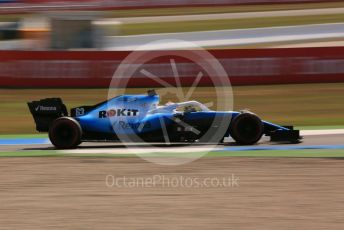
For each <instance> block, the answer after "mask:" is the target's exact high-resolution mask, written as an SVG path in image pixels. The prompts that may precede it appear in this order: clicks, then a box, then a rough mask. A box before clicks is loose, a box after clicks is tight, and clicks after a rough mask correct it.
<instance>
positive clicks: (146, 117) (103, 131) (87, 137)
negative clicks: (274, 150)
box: [28, 90, 301, 149]
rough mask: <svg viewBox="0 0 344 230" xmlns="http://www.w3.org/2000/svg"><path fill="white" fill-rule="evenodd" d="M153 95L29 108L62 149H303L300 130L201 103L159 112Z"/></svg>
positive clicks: (171, 105)
mask: <svg viewBox="0 0 344 230" xmlns="http://www.w3.org/2000/svg"><path fill="white" fill-rule="evenodd" d="M159 101H160V97H159V95H157V94H156V92H155V91H154V90H149V91H148V93H147V95H120V96H117V97H114V98H112V99H110V100H107V101H104V102H102V103H99V104H97V105H93V106H80V107H77V108H73V109H71V114H70V115H69V116H68V111H67V108H66V106H65V105H64V104H63V102H62V100H61V99H60V98H47V99H42V100H40V101H32V102H29V103H28V106H29V109H30V112H31V114H32V115H33V117H34V120H35V123H36V129H37V131H39V132H48V133H49V139H50V141H51V143H52V144H53V145H54V146H55V147H56V148H58V149H70V148H76V147H77V146H78V145H79V144H81V143H82V142H89V141H99V142H100V141H104V142H108V141H120V142H135V143H139V142H158V143H161V142H162V143H175V142H178V143H188V142H192V143H194V142H200V143H221V142H223V141H224V139H225V138H226V137H231V138H233V139H234V140H235V142H236V143H238V144H240V145H253V144H256V143H257V142H258V141H259V140H260V139H261V138H262V136H263V135H266V136H269V137H270V140H271V141H277V142H290V143H299V142H300V140H301V137H300V133H299V131H298V130H294V129H293V127H292V126H280V125H276V124H273V123H270V122H267V121H263V120H261V119H260V118H259V117H258V116H257V115H255V114H253V113H251V112H248V111H241V112H235V111H212V110H210V109H209V108H207V107H206V106H205V105H203V104H202V103H199V102H197V101H187V102H180V103H168V104H166V105H164V106H159Z"/></svg>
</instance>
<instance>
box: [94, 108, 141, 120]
mask: <svg viewBox="0 0 344 230" xmlns="http://www.w3.org/2000/svg"><path fill="white" fill-rule="evenodd" d="M138 115H139V110H137V109H110V110H108V111H99V118H107V117H115V116H116V117H136V116H138Z"/></svg>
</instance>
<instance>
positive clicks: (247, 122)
mask: <svg viewBox="0 0 344 230" xmlns="http://www.w3.org/2000/svg"><path fill="white" fill-rule="evenodd" d="M263 133H264V125H263V122H262V121H261V120H260V118H259V117H257V116H256V115H255V114H252V113H247V112H246V113H242V114H239V115H238V116H236V117H235V118H234V119H233V121H232V122H231V124H230V135H231V136H232V138H233V139H234V140H235V141H236V142H237V143H238V144H241V145H253V144H255V143H257V142H258V141H259V140H260V139H261V137H262V136H263Z"/></svg>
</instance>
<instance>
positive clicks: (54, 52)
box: [0, 0, 344, 134]
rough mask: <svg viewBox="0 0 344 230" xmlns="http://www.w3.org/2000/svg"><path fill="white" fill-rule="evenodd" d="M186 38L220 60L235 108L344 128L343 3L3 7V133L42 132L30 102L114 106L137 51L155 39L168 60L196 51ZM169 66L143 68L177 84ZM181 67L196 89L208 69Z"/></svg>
mask: <svg viewBox="0 0 344 230" xmlns="http://www.w3.org/2000/svg"><path fill="white" fill-rule="evenodd" d="M173 39H175V40H173ZM179 40H181V41H188V42H191V43H193V44H196V45H198V46H200V47H203V48H205V49H207V50H209V52H210V53H211V54H212V55H214V56H215V57H216V58H217V59H218V60H219V61H220V62H221V64H222V65H223V66H224V68H225V70H226V72H227V74H228V76H229V78H230V80H231V82H232V84H233V85H234V88H233V91H234V96H235V97H234V106H235V109H250V110H252V111H254V112H256V113H258V114H260V115H261V117H262V118H263V119H267V120H271V121H273V122H280V123H283V124H296V125H298V126H302V127H314V126H336V127H341V126H344V117H343V116H342V114H344V108H343V105H342V101H343V100H344V96H343V92H344V84H343V83H341V82H344V75H343V74H344V47H343V44H344V1H339V0H337V1H329V0H212V1H209V0H168V1H167V0H146V1H141V0H130V1H128V0H83V1H77V0H64V1H57V0H17V1H15V0H0V87H1V88H0V95H1V101H0V117H1V121H2V122H1V125H2V128H1V131H0V134H11V133H16V134H18V133H34V132H35V130H34V124H33V122H32V118H31V117H30V115H29V112H28V110H27V108H26V104H25V103H26V101H28V100H36V99H40V98H43V97H62V98H63V99H64V100H65V103H66V104H67V105H70V107H72V106H75V105H80V104H95V103H97V102H99V101H102V100H104V99H106V97H107V87H108V86H109V83H110V81H111V78H112V76H113V73H114V72H115V70H116V68H117V67H118V65H119V63H120V62H121V61H122V60H123V59H124V58H125V57H126V56H127V55H128V54H129V53H130V52H131V51H132V50H134V49H136V48H138V47H140V46H141V45H145V44H147V43H149V42H155V41H160V42H155V43H154V44H151V45H148V46H146V47H145V49H147V50H148V51H156V52H162V56H164V53H163V52H164V50H185V49H189V48H192V47H188V46H185V43H182V42H179ZM168 60H169V59H168V58H167V59H160V60H154V61H153V62H151V63H146V64H145V66H144V67H145V68H146V69H148V70H150V71H151V72H152V73H154V74H155V75H156V76H158V77H161V78H163V79H164V80H166V81H167V82H171V83H173V79H172V77H173V76H172V70H171V67H170V63H169V61H168ZM177 67H178V70H179V71H180V77H181V80H182V85H183V86H185V87H187V86H190V84H191V83H192V82H193V80H194V79H196V75H197V73H198V70H199V66H197V65H195V64H192V63H189V62H188V61H185V60H180V61H179V62H178V63H177ZM124 77H129V76H124ZM224 77H227V76H224ZM200 83H201V84H200V85H201V86H202V88H201V89H200V90H199V91H198V92H197V93H196V94H195V98H194V99H198V100H200V101H205V102H206V101H209V98H211V97H215V95H213V94H212V93H211V92H210V88H207V87H210V86H211V84H209V79H208V81H207V80H204V81H201V82H200ZM153 86H154V87H156V84H154V82H152V80H149V79H147V78H146V77H145V76H143V75H142V74H141V75H140V73H135V76H134V81H132V82H131V83H130V84H129V87H130V88H132V91H135V92H145V89H146V88H150V87H153ZM89 88H92V89H89ZM137 88H139V89H137ZM90 92H91V93H90ZM196 97H197V98H196ZM170 99H173V98H167V99H166V101H167V100H170ZM214 100H216V98H214ZM163 102H164V101H163ZM14 121H15V122H14Z"/></svg>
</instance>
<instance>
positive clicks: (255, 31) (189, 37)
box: [104, 23, 344, 50]
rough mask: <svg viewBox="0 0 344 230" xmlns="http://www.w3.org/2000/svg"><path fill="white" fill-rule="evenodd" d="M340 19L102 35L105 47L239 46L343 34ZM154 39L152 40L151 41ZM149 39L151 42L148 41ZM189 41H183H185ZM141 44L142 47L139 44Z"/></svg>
mask: <svg viewBox="0 0 344 230" xmlns="http://www.w3.org/2000/svg"><path fill="white" fill-rule="evenodd" d="M343 31H344V23H328V24H313V25H301V26H282V27H266V28H251V29H234V30H216V31H199V32H182V33H164V34H144V35H131V36H108V37H106V38H104V44H105V45H104V49H105V50H134V49H138V48H140V49H142V50H160V49H177V48H192V47H194V45H197V46H201V47H216V46H241V45H253V44H263V43H272V42H293V41H307V40H310V39H341V38H344V32H343ZM153 41H154V42H153ZM152 42H153V43H152ZM186 42H187V43H190V44H187V43H186ZM143 45H144V47H142V46H143Z"/></svg>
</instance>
